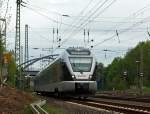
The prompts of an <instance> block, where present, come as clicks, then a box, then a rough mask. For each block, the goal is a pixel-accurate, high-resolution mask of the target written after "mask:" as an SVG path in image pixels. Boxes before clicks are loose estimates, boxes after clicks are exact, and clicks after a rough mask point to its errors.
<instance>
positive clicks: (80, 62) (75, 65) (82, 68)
mask: <svg viewBox="0 0 150 114" xmlns="http://www.w3.org/2000/svg"><path fill="white" fill-rule="evenodd" d="M69 59H70V63H71V66H72V69H73V71H74V72H90V71H91V67H92V60H93V59H92V57H70V58H69Z"/></svg>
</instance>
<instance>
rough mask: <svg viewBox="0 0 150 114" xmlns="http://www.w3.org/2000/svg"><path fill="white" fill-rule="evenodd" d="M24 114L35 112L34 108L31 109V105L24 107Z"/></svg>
mask: <svg viewBox="0 0 150 114" xmlns="http://www.w3.org/2000/svg"><path fill="white" fill-rule="evenodd" d="M22 114H33V113H32V110H31V109H30V107H29V106H28V107H27V108H25V109H24V111H23V112H22Z"/></svg>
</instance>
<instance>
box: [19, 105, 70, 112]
mask: <svg viewBox="0 0 150 114" xmlns="http://www.w3.org/2000/svg"><path fill="white" fill-rule="evenodd" d="M42 108H43V109H44V110H45V111H47V112H48V113H49V114H68V113H67V112H65V111H64V110H63V109H61V108H58V107H54V106H49V105H47V104H46V105H44V106H43V107H42ZM21 114H33V113H32V110H31V109H30V107H29V106H28V107H27V108H25V110H24V111H23V112H22V113H21Z"/></svg>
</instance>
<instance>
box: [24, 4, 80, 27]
mask: <svg viewBox="0 0 150 114" xmlns="http://www.w3.org/2000/svg"><path fill="white" fill-rule="evenodd" d="M25 8H27V9H29V10H32V11H33V12H35V13H37V14H39V15H41V16H43V17H45V18H47V19H48V20H50V21H52V22H54V23H61V24H63V25H65V26H72V27H75V28H78V26H75V25H70V24H67V23H63V22H60V21H58V20H55V19H53V18H51V17H49V16H47V15H45V14H43V13H41V12H39V11H37V10H35V9H34V8H31V7H29V6H25Z"/></svg>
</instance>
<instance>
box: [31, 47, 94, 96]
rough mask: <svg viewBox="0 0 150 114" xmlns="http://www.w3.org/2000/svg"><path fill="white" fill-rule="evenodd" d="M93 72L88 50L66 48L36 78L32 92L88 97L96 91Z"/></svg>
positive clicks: (92, 63)
mask: <svg viewBox="0 0 150 114" xmlns="http://www.w3.org/2000/svg"><path fill="white" fill-rule="evenodd" d="M95 70H96V60H95V58H94V56H93V54H92V53H91V51H90V50H89V49H87V48H68V49H66V50H65V51H64V53H63V54H62V55H61V56H59V57H58V58H56V59H55V60H54V61H53V62H52V63H50V64H49V65H48V67H47V68H45V69H44V70H42V71H41V72H40V73H39V74H38V75H37V76H36V78H35V80H34V90H35V91H36V92H39V93H47V92H55V93H62V94H67V95H70V94H72V95H77V96H84V97H88V96H89V95H93V94H94V93H95V92H96V90H97V84H96V76H95Z"/></svg>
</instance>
